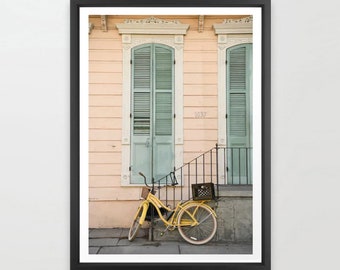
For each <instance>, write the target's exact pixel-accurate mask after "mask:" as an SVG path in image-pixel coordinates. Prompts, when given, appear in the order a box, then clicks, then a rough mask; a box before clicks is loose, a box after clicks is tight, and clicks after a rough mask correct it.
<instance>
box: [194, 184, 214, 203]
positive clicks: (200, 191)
mask: <svg viewBox="0 0 340 270" xmlns="http://www.w3.org/2000/svg"><path fill="white" fill-rule="evenodd" d="M191 189H192V198H193V200H194V201H202V200H213V199H215V187H214V184H213V183H200V184H192V185H191Z"/></svg>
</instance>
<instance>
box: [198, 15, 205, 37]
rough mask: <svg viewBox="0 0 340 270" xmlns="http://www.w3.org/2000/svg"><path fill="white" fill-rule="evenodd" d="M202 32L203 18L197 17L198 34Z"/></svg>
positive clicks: (201, 16)
mask: <svg viewBox="0 0 340 270" xmlns="http://www.w3.org/2000/svg"><path fill="white" fill-rule="evenodd" d="M203 30H204V16H203V15H200V16H198V33H203Z"/></svg>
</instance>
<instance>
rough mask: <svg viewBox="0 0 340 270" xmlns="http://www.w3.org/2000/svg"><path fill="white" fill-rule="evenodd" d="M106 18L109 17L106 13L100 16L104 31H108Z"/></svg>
mask: <svg viewBox="0 0 340 270" xmlns="http://www.w3.org/2000/svg"><path fill="white" fill-rule="evenodd" d="M106 19H107V17H106V15H101V16H100V21H101V26H102V31H104V32H107V20H106Z"/></svg>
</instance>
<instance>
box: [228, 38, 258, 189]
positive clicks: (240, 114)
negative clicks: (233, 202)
mask: <svg viewBox="0 0 340 270" xmlns="http://www.w3.org/2000/svg"><path fill="white" fill-rule="evenodd" d="M251 91H252V45H251V44H242V45H238V46H234V47H232V48H230V49H228V50H227V112H228V117H227V141H228V183H231V184H251V182H252V167H251V163H252V149H251V148H252V136H251V132H252V131H251V126H252V113H251V108H252V105H251Z"/></svg>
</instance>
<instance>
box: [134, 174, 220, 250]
mask: <svg viewBox="0 0 340 270" xmlns="http://www.w3.org/2000/svg"><path fill="white" fill-rule="evenodd" d="M139 174H140V175H141V176H142V177H143V178H144V183H145V185H146V187H143V190H142V198H143V199H144V200H143V202H142V203H141V204H140V206H139V207H138V210H137V213H136V215H135V217H134V220H133V222H132V225H131V227H130V230H129V235H128V239H129V241H133V240H134V239H135V237H136V235H137V232H138V230H139V228H140V227H141V226H142V225H143V223H144V221H145V220H146V217H147V213H148V209H149V207H150V206H151V205H152V206H153V207H154V209H156V211H157V214H158V216H159V218H160V219H161V220H162V222H163V223H164V224H165V225H166V229H165V230H174V229H176V228H178V231H179V233H180V235H181V236H182V238H183V239H184V240H185V241H187V242H189V243H190V244H194V245H203V244H206V243H207V242H209V241H210V240H211V239H212V238H213V237H214V235H215V234H216V230H217V220H216V217H217V216H216V213H215V211H214V210H213V209H212V208H211V207H210V206H209V205H208V204H207V202H208V201H209V200H195V201H194V200H189V201H185V202H182V201H181V202H179V203H177V205H176V207H175V209H171V208H169V207H167V206H166V205H164V203H163V202H162V201H161V200H160V199H158V198H157V197H156V196H155V193H156V192H155V190H154V185H152V187H150V186H148V185H147V183H146V177H145V176H144V174H143V173H141V172H140V173H139ZM176 184H177V181H176V182H175V183H173V185H176ZM208 187H209V186H208V185H205V184H201V186H200V188H201V189H202V191H203V193H204V192H205V190H204V189H208ZM210 188H212V189H213V184H211V187H210ZM164 212H166V214H164ZM164 232H165V231H164Z"/></svg>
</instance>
